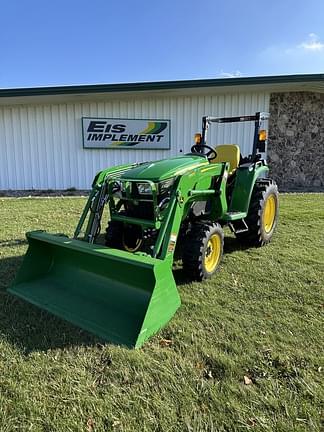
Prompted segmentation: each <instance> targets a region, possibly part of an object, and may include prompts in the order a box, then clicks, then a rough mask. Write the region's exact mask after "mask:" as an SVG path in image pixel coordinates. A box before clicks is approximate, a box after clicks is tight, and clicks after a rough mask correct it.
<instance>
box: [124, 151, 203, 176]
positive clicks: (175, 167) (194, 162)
mask: <svg viewBox="0 0 324 432" xmlns="http://www.w3.org/2000/svg"><path fill="white" fill-rule="evenodd" d="M203 165H209V162H208V160H207V158H205V157H202V156H200V155H187V156H179V157H175V158H170V159H163V160H159V161H154V162H145V163H143V164H140V165H138V166H136V167H135V168H131V169H129V170H128V171H126V172H125V173H124V174H123V175H122V176H121V178H125V179H127V178H129V179H141V180H152V181H160V180H164V179H168V178H170V177H175V176H178V175H180V174H184V173H185V172H186V171H190V170H192V169H193V168H197V167H199V166H203Z"/></svg>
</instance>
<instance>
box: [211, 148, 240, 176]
mask: <svg viewBox="0 0 324 432" xmlns="http://www.w3.org/2000/svg"><path fill="white" fill-rule="evenodd" d="M215 151H216V153H217V156H216V157H215V159H213V160H212V161H211V162H212V163H220V162H229V164H230V167H229V175H232V174H234V172H235V171H236V168H237V167H238V166H239V164H240V147H239V146H238V145H236V144H223V145H218V146H216V147H215Z"/></svg>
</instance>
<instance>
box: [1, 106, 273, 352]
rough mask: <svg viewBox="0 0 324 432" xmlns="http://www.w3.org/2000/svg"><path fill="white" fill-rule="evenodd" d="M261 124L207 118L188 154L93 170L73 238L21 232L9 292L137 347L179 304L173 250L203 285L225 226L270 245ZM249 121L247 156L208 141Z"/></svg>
mask: <svg viewBox="0 0 324 432" xmlns="http://www.w3.org/2000/svg"><path fill="white" fill-rule="evenodd" d="M267 118H268V115H267V114H266V113H256V114H255V115H252V116H241V117H225V118H218V117H207V116H206V117H203V122H202V133H201V134H196V136H195V141H196V143H195V144H194V145H193V146H192V147H191V153H189V154H186V155H183V156H180V157H174V158H170V159H165V160H160V161H156V162H145V163H135V164H129V165H122V166H117V167H113V168H109V169H106V170H103V171H101V172H99V173H98V174H97V175H96V177H95V179H94V181H93V184H92V191H91V193H90V196H89V199H88V201H87V203H86V206H85V208H84V211H83V213H82V215H81V218H80V221H79V223H78V225H77V227H76V230H75V233H74V237H73V238H68V237H66V236H64V235H62V234H48V233H46V232H44V231H32V232H28V233H27V234H26V235H27V239H28V242H29V248H28V251H27V254H26V256H25V259H24V262H23V264H22V267H21V269H20V271H19V272H18V275H17V277H16V280H15V282H14V284H13V286H12V287H10V288H9V291H10V292H11V293H13V294H15V295H17V296H19V297H21V298H23V299H25V300H27V301H29V302H31V303H33V304H35V305H37V306H39V307H41V308H43V309H46V310H47V311H49V312H52V313H53V314H55V315H57V316H59V317H61V318H64V319H66V320H68V321H70V322H72V323H73V324H75V325H77V326H80V327H82V328H84V329H86V330H88V331H90V332H93V333H94V334H96V335H98V336H100V337H101V338H103V339H105V340H108V341H111V342H113V343H118V344H123V345H126V346H133V347H140V346H141V345H142V344H143V343H144V342H145V341H146V340H147V339H148V338H149V337H150V336H151V335H152V334H154V333H156V332H157V331H158V330H159V329H160V328H161V327H163V326H164V325H165V324H166V323H167V322H168V321H169V320H170V319H171V318H172V316H173V315H174V313H175V311H176V310H177V308H178V307H179V306H180V297H179V294H178V291H177V288H176V284H175V281H174V277H173V274H172V265H173V261H174V256H175V253H176V252H177V255H180V257H181V259H182V263H183V270H184V272H185V273H186V275H187V276H188V277H190V278H191V279H194V280H199V281H200V280H203V279H206V278H210V277H211V276H212V275H213V274H214V273H215V272H216V271H217V269H218V267H219V263H220V261H221V258H222V255H223V245H224V232H223V228H224V226H228V227H229V228H230V229H231V231H232V232H233V233H234V234H235V236H236V237H237V240H238V241H239V242H241V243H244V244H248V245H253V246H262V245H265V244H266V243H268V242H269V241H270V240H271V238H272V236H273V233H274V231H275V228H276V225H277V220H278V189H277V186H276V184H275V182H274V181H273V180H271V179H269V178H268V171H269V168H268V166H267V163H266V161H265V160H264V159H262V158H261V155H260V154H259V152H260V151H261V152H264V151H265V142H266V132H267V131H266V130H265V129H264V128H261V126H262V125H264V124H265V121H266V119H267ZM245 121H253V122H254V123H255V132H254V142H253V151H252V154H251V155H250V156H248V157H245V158H243V157H242V156H241V155H240V149H239V147H238V146H237V145H219V146H217V147H215V148H212V147H210V146H208V145H207V144H206V143H207V131H208V128H209V126H210V125H211V124H212V123H218V124H219V123H230V122H245ZM105 209H108V214H109V222H108V226H107V228H106V230H105V235H103V234H102V231H104V230H102V229H101V225H102V223H103V220H104V218H103V215H104V212H105Z"/></svg>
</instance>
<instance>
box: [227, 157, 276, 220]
mask: <svg viewBox="0 0 324 432" xmlns="http://www.w3.org/2000/svg"><path fill="white" fill-rule="evenodd" d="M268 172H269V168H268V166H267V165H265V162H264V161H263V160H261V161H258V162H256V163H253V164H244V165H241V166H240V167H239V168H238V169H237V171H236V179H235V186H234V191H233V195H232V199H231V203H230V206H229V211H230V212H238V211H239V212H245V213H247V212H248V210H249V206H250V200H251V195H252V191H253V188H254V185H255V182H256V180H257V178H259V177H266V176H267V173H268Z"/></svg>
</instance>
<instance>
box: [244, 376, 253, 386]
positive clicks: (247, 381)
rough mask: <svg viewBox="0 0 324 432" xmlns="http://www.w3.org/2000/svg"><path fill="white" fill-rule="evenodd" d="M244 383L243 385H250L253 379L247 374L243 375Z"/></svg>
mask: <svg viewBox="0 0 324 432" xmlns="http://www.w3.org/2000/svg"><path fill="white" fill-rule="evenodd" d="M244 384H245V385H251V384H253V381H252V380H251V378H249V377H248V376H247V375H244Z"/></svg>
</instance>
